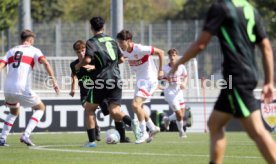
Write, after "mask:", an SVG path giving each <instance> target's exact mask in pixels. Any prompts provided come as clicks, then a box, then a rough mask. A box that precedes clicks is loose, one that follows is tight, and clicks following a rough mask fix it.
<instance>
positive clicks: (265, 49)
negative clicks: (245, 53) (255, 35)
mask: <svg viewBox="0 0 276 164" xmlns="http://www.w3.org/2000/svg"><path fill="white" fill-rule="evenodd" d="M259 48H260V50H261V52H262V55H263V68H264V73H265V82H264V87H263V91H262V99H263V100H264V102H265V103H270V102H272V100H273V98H274V95H273V90H274V86H273V72H274V66H273V51H272V48H271V44H270V41H269V40H268V39H267V38H265V39H263V40H262V41H261V42H260V44H259Z"/></svg>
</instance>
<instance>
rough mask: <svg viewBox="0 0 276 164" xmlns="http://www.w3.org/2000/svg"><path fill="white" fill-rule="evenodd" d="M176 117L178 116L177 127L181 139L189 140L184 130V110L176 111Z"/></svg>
mask: <svg viewBox="0 0 276 164" xmlns="http://www.w3.org/2000/svg"><path fill="white" fill-rule="evenodd" d="M175 115H176V125H177V129H178V131H179V137H181V138H187V135H186V133H185V132H184V130H183V126H184V122H183V110H182V109H179V110H176V111H175Z"/></svg>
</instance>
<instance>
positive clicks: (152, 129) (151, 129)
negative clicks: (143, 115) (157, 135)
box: [146, 118, 156, 131]
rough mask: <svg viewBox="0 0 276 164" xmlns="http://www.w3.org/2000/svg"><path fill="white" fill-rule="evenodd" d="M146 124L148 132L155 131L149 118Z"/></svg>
mask: <svg viewBox="0 0 276 164" xmlns="http://www.w3.org/2000/svg"><path fill="white" fill-rule="evenodd" d="M146 124H147V127H148V128H149V130H150V131H154V130H155V129H156V126H155V125H154V123H153V122H152V120H151V118H149V120H148V121H147V122H146Z"/></svg>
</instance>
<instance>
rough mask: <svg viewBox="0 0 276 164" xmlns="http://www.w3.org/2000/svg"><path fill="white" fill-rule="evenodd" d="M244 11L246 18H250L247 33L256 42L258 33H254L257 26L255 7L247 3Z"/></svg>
mask: <svg viewBox="0 0 276 164" xmlns="http://www.w3.org/2000/svg"><path fill="white" fill-rule="evenodd" d="M243 12H244V16H245V18H246V19H247V20H248V23H247V35H248V37H249V39H250V41H251V42H255V41H256V35H255V34H254V33H253V28H254V26H255V18H254V9H253V8H252V7H251V6H249V5H246V6H244V8H243Z"/></svg>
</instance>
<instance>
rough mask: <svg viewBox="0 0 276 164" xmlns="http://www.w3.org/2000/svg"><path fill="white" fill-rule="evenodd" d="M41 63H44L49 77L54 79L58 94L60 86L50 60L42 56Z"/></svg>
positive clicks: (54, 86)
mask: <svg viewBox="0 0 276 164" xmlns="http://www.w3.org/2000/svg"><path fill="white" fill-rule="evenodd" d="M40 63H41V64H43V65H44V67H45V69H46V71H47V73H48V75H49V77H50V78H51V79H52V80H53V88H54V90H55V92H56V94H57V95H58V94H59V86H58V84H57V81H56V78H55V76H54V72H53V69H52V67H51V66H50V64H49V62H48V61H47V59H46V58H42V59H41V60H40Z"/></svg>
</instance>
